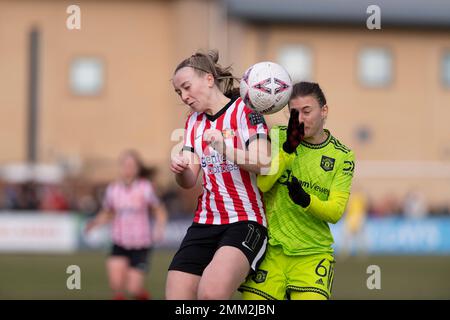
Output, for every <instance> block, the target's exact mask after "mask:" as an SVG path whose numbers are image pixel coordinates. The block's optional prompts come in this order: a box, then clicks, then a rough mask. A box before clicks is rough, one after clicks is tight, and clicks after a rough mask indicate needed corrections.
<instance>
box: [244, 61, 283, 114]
mask: <svg viewBox="0 0 450 320" xmlns="http://www.w3.org/2000/svg"><path fill="white" fill-rule="evenodd" d="M239 89H240V94H241V98H242V99H243V100H244V102H245V104H246V105H247V106H248V107H250V108H251V109H253V110H255V111H257V112H259V113H262V114H272V113H275V112H278V111H280V110H281V109H283V108H284V107H285V106H286V105H287V103H288V102H289V97H290V96H291V93H292V80H291V77H290V75H289V73H288V72H287V71H286V69H284V68H283V67H282V66H280V65H279V64H277V63H274V62H270V61H264V62H259V63H256V64H254V65H253V66H251V67H250V68H248V69H247V71H245V73H244V76H243V77H242V79H241V81H240V88H239Z"/></svg>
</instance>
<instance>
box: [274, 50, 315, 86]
mask: <svg viewBox="0 0 450 320" xmlns="http://www.w3.org/2000/svg"><path fill="white" fill-rule="evenodd" d="M278 63H279V64H280V65H282V66H283V67H284V68H285V69H286V70H287V71H288V72H289V74H290V75H291V78H292V81H293V82H298V81H311V80H312V78H313V67H312V64H313V58H312V52H311V49H310V48H308V47H306V46H303V45H291V46H285V47H282V48H281V49H280V51H279V52H278Z"/></svg>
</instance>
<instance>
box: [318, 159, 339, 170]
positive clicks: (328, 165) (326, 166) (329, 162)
mask: <svg viewBox="0 0 450 320" xmlns="http://www.w3.org/2000/svg"><path fill="white" fill-rule="evenodd" d="M335 161H336V160H335V159H333V158H330V157H327V156H322V160H321V161H320V167H321V168H322V169H323V170H325V171H332V170H333V168H334V162H335Z"/></svg>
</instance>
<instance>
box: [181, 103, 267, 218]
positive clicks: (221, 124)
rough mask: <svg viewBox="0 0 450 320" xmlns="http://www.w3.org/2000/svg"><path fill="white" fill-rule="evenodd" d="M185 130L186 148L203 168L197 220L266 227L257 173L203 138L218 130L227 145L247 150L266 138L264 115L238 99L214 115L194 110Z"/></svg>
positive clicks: (196, 213)
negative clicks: (206, 132)
mask: <svg viewBox="0 0 450 320" xmlns="http://www.w3.org/2000/svg"><path fill="white" fill-rule="evenodd" d="M185 129H186V130H185V136H184V147H183V150H188V151H191V152H195V153H196V154H197V156H198V157H199V159H200V164H201V167H202V170H203V192H202V194H201V195H200V196H199V198H198V204H197V210H196V212H195V217H194V222H197V223H201V224H215V225H221V224H229V223H233V222H238V221H247V220H250V221H256V222H258V223H260V224H262V225H264V226H267V224H266V217H265V212H264V204H263V201H262V195H261V193H260V192H259V190H258V187H257V185H256V174H254V173H251V172H248V171H246V170H243V169H241V168H239V166H238V165H237V164H235V163H233V162H231V161H229V160H227V159H225V158H224V157H223V156H222V155H220V154H219V153H217V151H215V150H214V149H213V148H212V147H211V146H209V145H208V144H207V143H206V142H205V141H204V140H203V134H204V132H205V131H206V130H208V129H217V130H219V131H221V132H222V134H223V136H224V138H225V139H224V141H225V143H226V145H227V146H234V147H235V148H238V149H246V148H247V147H248V144H249V143H250V142H251V141H253V140H254V139H257V138H259V137H265V138H267V133H268V130H267V125H266V124H265V122H264V118H262V116H261V115H260V114H258V113H256V112H254V111H253V110H251V109H250V108H248V107H247V106H246V105H245V104H244V102H243V101H242V99H241V98H238V99H237V100H235V101H230V102H229V103H228V104H227V105H226V106H225V107H224V108H222V110H221V111H219V112H218V113H217V114H216V115H214V116H209V115H207V114H206V113H198V112H194V113H193V114H192V115H190V117H189V118H188V120H187V121H186V127H185Z"/></svg>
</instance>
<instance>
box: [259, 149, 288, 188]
mask: <svg viewBox="0 0 450 320" xmlns="http://www.w3.org/2000/svg"><path fill="white" fill-rule="evenodd" d="M294 158H295V154H289V153H286V152H284V151H283V150H279V152H278V153H277V154H276V155H273V157H272V161H271V164H270V169H269V172H268V173H265V174H261V175H258V177H257V178H256V182H257V184H258V188H259V189H260V190H261V191H262V192H267V191H269V190H270V189H271V188H272V186H273V185H274V184H275V182H277V180H278V179H279V178H280V177H281V175H282V174H283V173H284V171H285V170H286V168H287V167H288V166H289V165H290V163H292V160H293V159H294Z"/></svg>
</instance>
